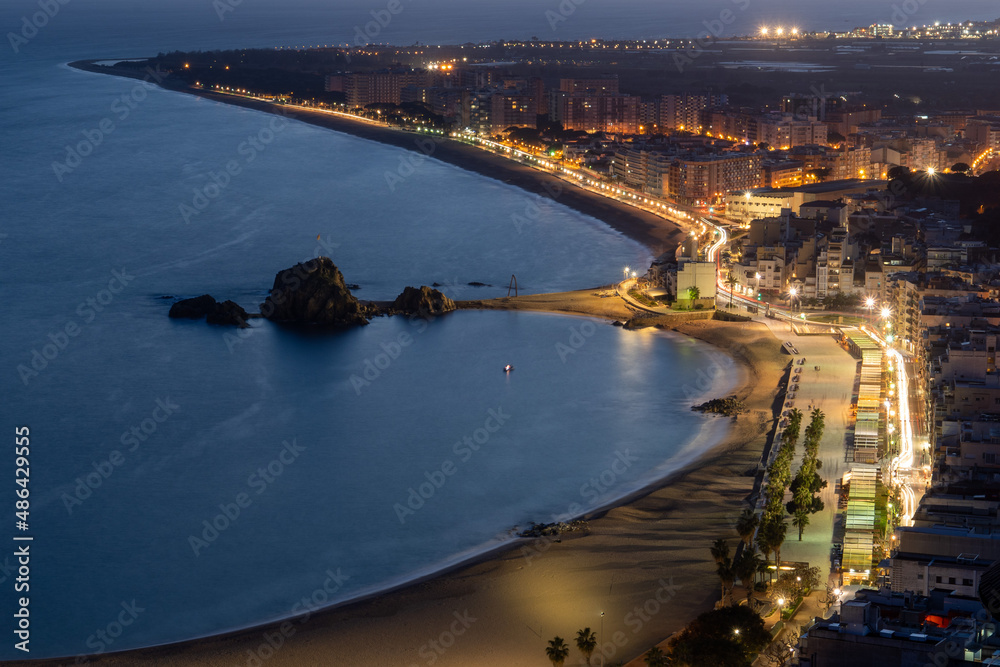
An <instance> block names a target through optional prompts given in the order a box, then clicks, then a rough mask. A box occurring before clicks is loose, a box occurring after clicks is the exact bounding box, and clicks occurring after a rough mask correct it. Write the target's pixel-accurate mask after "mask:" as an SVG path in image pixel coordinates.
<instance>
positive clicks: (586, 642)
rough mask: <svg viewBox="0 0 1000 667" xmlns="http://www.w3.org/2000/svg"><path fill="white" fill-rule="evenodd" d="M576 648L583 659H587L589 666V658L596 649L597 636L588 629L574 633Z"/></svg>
mask: <svg viewBox="0 0 1000 667" xmlns="http://www.w3.org/2000/svg"><path fill="white" fill-rule="evenodd" d="M576 647H577V648H578V649H580V653H583V657H585V658H586V659H587V664H588V665H589V664H590V656H591V655H593V654H594V649H596V648H597V635H596V634H595V633H593V632H591V631H590V628H584V629H583V630H580V631H579V632H577V633H576Z"/></svg>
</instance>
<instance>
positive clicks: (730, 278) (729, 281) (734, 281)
mask: <svg viewBox="0 0 1000 667" xmlns="http://www.w3.org/2000/svg"><path fill="white" fill-rule="evenodd" d="M739 284H740V281H739V279H738V278H737V277H736V276H735V275H734V274H733V272H732V271H730V272H729V273H728V274H727V275H726V285H728V286H729V307H730V308H732V307H733V292H734V291H735V290H736V286H737V285H739Z"/></svg>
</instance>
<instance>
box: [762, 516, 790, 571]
mask: <svg viewBox="0 0 1000 667" xmlns="http://www.w3.org/2000/svg"><path fill="white" fill-rule="evenodd" d="M787 531H788V527H787V526H786V525H785V521H784V518H783V517H782V514H781V513H780V512H779V513H778V514H771V515H769V516H767V517H765V519H764V521H763V522H762V523H761V525H760V530H758V531H757V542H758V544H760V546H761V551H763V552H764V553H765V554H769V553H771V552H772V551H773V552H774V566H775V567H778V565H779V564H780V561H781V544H782V542H784V541H785V534H786V533H787Z"/></svg>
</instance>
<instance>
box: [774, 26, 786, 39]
mask: <svg viewBox="0 0 1000 667" xmlns="http://www.w3.org/2000/svg"><path fill="white" fill-rule="evenodd" d="M775 32H776V33H777V35H778V37H781V36H782V35H784V34H785V29H784V28H778V29H777V30H775Z"/></svg>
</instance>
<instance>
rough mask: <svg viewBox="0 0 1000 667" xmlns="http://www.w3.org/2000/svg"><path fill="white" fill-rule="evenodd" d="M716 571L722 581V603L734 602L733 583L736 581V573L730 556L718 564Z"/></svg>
mask: <svg viewBox="0 0 1000 667" xmlns="http://www.w3.org/2000/svg"><path fill="white" fill-rule="evenodd" d="M715 573H716V574H717V575H719V581H721V582H722V604H725V605H728V604H732V590H733V584H735V583H736V574H735V573H734V572H733V568H732V564H731V563H730V562H729V559H728V558H727V559H726V560H725V561H724V562H722V563H719V564H718V565H717V566H716V568H715Z"/></svg>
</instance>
